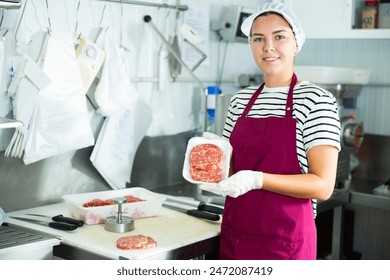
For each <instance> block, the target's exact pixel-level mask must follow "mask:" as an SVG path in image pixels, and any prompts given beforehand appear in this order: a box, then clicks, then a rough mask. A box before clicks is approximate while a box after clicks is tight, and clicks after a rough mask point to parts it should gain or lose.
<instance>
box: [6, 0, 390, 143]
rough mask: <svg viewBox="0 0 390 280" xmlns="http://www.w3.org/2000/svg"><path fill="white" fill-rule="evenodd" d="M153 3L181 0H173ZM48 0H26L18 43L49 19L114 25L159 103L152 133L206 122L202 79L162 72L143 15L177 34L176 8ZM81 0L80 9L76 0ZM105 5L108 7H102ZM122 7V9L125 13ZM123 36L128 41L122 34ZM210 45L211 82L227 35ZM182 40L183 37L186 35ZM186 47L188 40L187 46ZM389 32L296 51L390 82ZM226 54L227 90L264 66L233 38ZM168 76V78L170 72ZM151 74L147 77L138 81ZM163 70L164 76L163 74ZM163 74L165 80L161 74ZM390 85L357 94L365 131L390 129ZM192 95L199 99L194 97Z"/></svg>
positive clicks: (201, 74)
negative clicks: (389, 109)
mask: <svg viewBox="0 0 390 280" xmlns="http://www.w3.org/2000/svg"><path fill="white" fill-rule="evenodd" d="M149 2H155V3H169V4H175V1H174V0H170V1H163V0H161V1H159V0H155V1H152V0H150V1H149ZM263 2H265V1H264V0H263V1H261V0H258V1H254V0H245V1H244V0H243V1H240V2H239V3H237V1H235V0H224V1H221V0H220V1H218V0H212V1H206V0H197V1H196V0H182V1H181V4H182V5H188V6H189V7H190V8H194V7H205V8H209V12H210V19H214V20H215V19H218V18H219V17H220V13H221V7H222V6H225V5H231V4H235V5H237V4H239V5H243V6H245V7H250V8H256V7H257V6H258V5H260V4H262V3H263ZM48 3H49V8H48V9H47V8H46V1H45V0H34V1H32V0H29V1H27V5H26V11H25V13H24V15H23V19H22V21H21V23H20V26H19V29H18V34H17V36H16V38H17V39H18V42H19V43H28V42H29V40H30V36H31V35H32V34H34V33H35V32H37V31H39V30H46V28H47V27H48V22H49V19H50V23H51V28H52V31H53V32H63V31H66V32H72V33H76V26H77V33H80V32H81V34H82V35H84V36H88V35H89V34H90V31H91V29H93V28H96V27H99V26H111V27H112V29H113V30H114V31H115V33H116V35H117V36H116V39H117V42H118V44H121V45H122V46H124V47H125V48H126V49H128V52H127V54H126V59H127V62H128V68H129V76H130V79H131V80H132V81H133V83H135V84H136V87H137V89H138V91H139V92H140V93H141V96H142V97H141V98H142V99H144V100H145V101H146V102H147V103H148V104H149V105H150V106H151V107H152V109H153V111H154V114H155V118H154V122H153V124H152V127H151V128H150V129H149V131H148V135H152V136H153V135H162V134H174V133H177V132H182V131H186V130H191V129H193V128H198V127H200V126H201V125H202V119H203V115H201V114H202V112H201V114H200V115H198V114H199V111H201V109H202V108H201V107H200V106H201V105H200V104H199V95H200V94H199V93H198V92H196V90H194V89H197V88H198V87H197V85H196V83H194V82H192V80H191V78H190V76H189V75H188V74H187V73H186V71H185V70H184V69H182V74H181V75H180V77H179V79H178V80H177V81H176V82H174V83H172V81H171V79H170V78H169V75H168V77H167V75H161V73H160V74H159V72H158V69H159V52H160V50H161V47H162V43H161V40H160V39H159V38H158V37H157V36H156V34H155V33H154V32H153V31H152V29H151V28H150V27H149V26H148V25H147V24H145V23H144V21H143V16H144V15H146V14H148V15H151V16H152V18H153V22H154V23H155V25H156V26H157V27H158V28H159V29H160V30H161V31H162V32H163V33H164V36H165V37H166V38H167V39H168V38H172V35H173V34H174V31H175V23H176V20H175V19H176V14H175V11H174V10H170V9H163V8H160V9H159V8H155V7H146V6H138V5H129V4H122V10H121V4H118V3H110V2H102V1H97V0H81V1H78V0H67V1H65V0H49V1H48ZM79 3H80V6H79V11H77V6H78V4H79ZM103 10H104V13H103ZM19 13H20V11H11V12H10V11H7V12H6V13H5V19H4V23H3V26H8V27H9V28H10V31H15V20H16V18H17V16H18V15H19ZM121 13H122V15H121ZM185 13H186V12H184V13H181V14H180V17H179V18H178V20H177V26H180V25H181V24H182V23H183V18H184V15H185ZM120 38H121V39H122V41H121V42H120ZM204 39H206V40H209V41H208V42H209V48H208V49H207V50H206V51H205V52H206V54H207V56H208V58H207V60H206V61H205V62H204V63H203V64H202V65H201V66H200V67H199V68H198V69H197V70H196V71H195V74H196V76H197V77H198V78H199V79H200V80H201V81H202V82H203V83H204V84H205V85H206V86H208V85H214V84H217V83H218V77H219V74H220V71H221V65H222V62H221V61H222V59H223V55H224V51H225V43H224V42H219V41H218V37H217V35H216V33H215V32H210V34H209V38H204ZM181 43H182V42H181ZM181 47H183V46H181ZM389 47H390V40H389V39H384V40H368V39H359V40H310V39H309V40H307V42H306V44H305V46H304V48H303V51H302V52H301V53H300V54H299V55H298V57H297V64H302V65H324V66H339V67H359V68H367V69H370V70H372V77H371V81H370V82H371V83H373V84H385V83H387V84H389V82H390V81H389V77H390V66H389V65H390V52H389V51H388V50H389V49H390V48H389ZM226 52H227V53H226V61H225V64H224V66H225V67H224V68H223V77H222V80H223V81H224V82H223V83H222V85H221V87H222V91H223V92H224V93H225V94H233V93H234V92H235V91H236V90H237V89H238V88H237V86H236V84H235V82H234V81H235V79H236V78H237V76H238V75H239V74H242V73H245V74H256V73H258V69H257V67H256V66H255V64H254V63H253V61H252V55H251V52H250V50H249V47H248V45H247V44H245V43H229V44H228V45H227V46H226ZM164 77H165V78H164ZM144 78H146V79H147V80H148V81H147V82H140V79H144ZM158 78H159V80H158ZM158 81H160V82H158ZM389 99H390V93H389V87H388V86H386V87H385V86H383V87H382V86H367V87H365V88H364V89H363V91H362V93H361V96H359V98H358V104H357V109H356V110H354V112H355V113H356V114H357V115H358V117H359V118H360V119H362V120H363V121H364V123H365V130H366V132H369V133H373V134H382V135H390V123H389V122H390V121H388V119H389V118H388V117H386V105H385V104H387V103H389ZM194 100H195V101H196V102H194Z"/></svg>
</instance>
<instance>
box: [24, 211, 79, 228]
mask: <svg viewBox="0 0 390 280" xmlns="http://www.w3.org/2000/svg"><path fill="white" fill-rule="evenodd" d="M27 215H30V216H36V217H44V218H48V219H52V220H53V221H55V222H64V223H68V224H73V225H76V226H78V227H82V226H83V225H84V221H82V220H77V219H73V218H70V217H65V216H63V215H62V214H60V215H57V216H54V217H50V216H46V215H41V214H27Z"/></svg>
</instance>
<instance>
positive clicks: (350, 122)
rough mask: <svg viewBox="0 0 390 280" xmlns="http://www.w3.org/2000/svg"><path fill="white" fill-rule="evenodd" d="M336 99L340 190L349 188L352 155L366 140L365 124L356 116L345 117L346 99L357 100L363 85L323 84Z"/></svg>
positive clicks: (338, 180)
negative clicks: (338, 130)
mask: <svg viewBox="0 0 390 280" xmlns="http://www.w3.org/2000/svg"><path fill="white" fill-rule="evenodd" d="M321 87H323V88H325V89H327V90H328V91H329V92H331V93H332V94H333V95H334V96H335V97H336V101H337V105H338V111H339V118H340V129H341V131H340V144H341V151H340V153H339V157H338V162H337V174H336V185H335V187H336V188H338V189H345V188H348V186H349V180H350V174H351V169H352V167H353V166H352V165H351V161H352V159H353V157H352V155H353V154H355V153H357V151H358V150H359V148H360V147H361V145H362V143H363V140H364V128H363V122H362V121H359V120H357V119H356V117H355V116H354V115H346V116H344V106H343V99H344V98H357V97H358V96H359V94H360V92H361V90H362V88H363V86H362V85H357V84H352V85H344V84H334V85H329V84H321Z"/></svg>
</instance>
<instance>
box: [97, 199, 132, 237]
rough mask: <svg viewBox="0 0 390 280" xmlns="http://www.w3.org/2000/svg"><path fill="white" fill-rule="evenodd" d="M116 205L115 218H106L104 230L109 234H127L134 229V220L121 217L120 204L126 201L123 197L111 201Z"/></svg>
mask: <svg viewBox="0 0 390 280" xmlns="http://www.w3.org/2000/svg"><path fill="white" fill-rule="evenodd" d="M113 200H114V201H115V203H117V204H118V212H117V216H111V217H108V218H106V220H105V222H104V229H105V230H107V231H111V232H128V231H131V230H133V229H134V220H133V219H132V218H131V217H128V216H123V215H122V214H123V212H122V204H123V203H125V202H126V201H127V199H126V198H125V197H117V198H114V199H113Z"/></svg>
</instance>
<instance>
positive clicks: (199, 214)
mask: <svg viewBox="0 0 390 280" xmlns="http://www.w3.org/2000/svg"><path fill="white" fill-rule="evenodd" d="M187 214H188V215H190V216H194V217H197V218H202V219H206V220H210V221H219V218H220V217H219V215H218V214H213V213H208V212H203V211H199V210H187Z"/></svg>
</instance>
